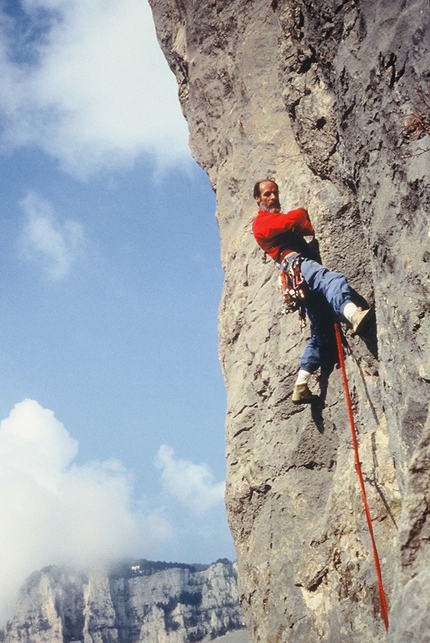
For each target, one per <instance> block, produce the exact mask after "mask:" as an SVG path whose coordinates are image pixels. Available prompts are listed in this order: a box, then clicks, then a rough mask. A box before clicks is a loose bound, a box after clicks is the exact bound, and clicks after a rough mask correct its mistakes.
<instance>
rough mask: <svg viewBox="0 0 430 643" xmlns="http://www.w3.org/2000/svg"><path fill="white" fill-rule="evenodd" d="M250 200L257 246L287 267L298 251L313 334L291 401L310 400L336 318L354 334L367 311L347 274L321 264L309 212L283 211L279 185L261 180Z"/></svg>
mask: <svg viewBox="0 0 430 643" xmlns="http://www.w3.org/2000/svg"><path fill="white" fill-rule="evenodd" d="M254 199H255V200H256V201H257V204H258V206H259V211H258V214H257V216H256V217H255V219H254V222H253V226H252V231H253V233H254V237H255V240H256V241H257V243H258V244H259V246H261V248H262V249H263V250H264V251H265V252H266V253H267V254H268V255H269V256H270V257H272V259H274V260H275V261H276V262H277V263H279V264H281V269H285V268H288V264H289V262H291V261H293V260H294V259H295V258H297V257H298V256H300V258H301V272H302V275H303V277H304V279H305V282H306V284H307V295H306V297H305V299H304V300H303V307H304V309H305V311H306V313H307V316H308V317H309V321H310V323H311V338H310V340H309V342H308V344H307V346H306V348H305V350H304V352H303V355H302V357H301V360H300V370H299V373H298V376H297V380H296V383H295V385H294V390H293V395H292V400H293V403H294V404H309V403H311V402H314V401H316V400H317V399H318V398H317V396H315V395H313V394H312V393H311V391H310V390H309V387H308V384H309V380H310V378H311V375H312V373H315V371H316V370H317V369H318V368H319V367H320V366H322V365H323V364H325V365H329V364H331V365H332V364H333V363H334V362H335V361H336V341H335V335H334V325H333V324H334V321H335V319H336V317H337V316H342V317H343V318H345V319H346V320H347V321H348V322H349V323H350V324H351V326H352V329H353V332H354V333H360V332H361V331H362V330H364V327H365V325H366V324H367V322H368V321H369V319H370V313H371V310H370V309H367V310H362V309H361V308H359V307H358V306H356V305H355V304H354V302H353V301H352V298H353V297H352V292H351V288H350V287H349V285H348V282H347V280H346V277H345V275H343V274H342V273H340V272H330V271H329V270H327V268H324V266H322V265H321V263H320V259H319V255H318V253H317V252H316V251H315V245H317V244H316V242H315V230H314V228H313V226H312V223H311V221H310V219H309V216H308V213H307V212H306V210H303V209H302V208H297V209H296V210H291V211H290V212H287V213H286V214H284V213H281V204H280V202H279V189H278V186H277V184H276V183H275V182H274V181H272V180H270V179H264V180H263V181H259V182H258V183H256V184H255V187H254Z"/></svg>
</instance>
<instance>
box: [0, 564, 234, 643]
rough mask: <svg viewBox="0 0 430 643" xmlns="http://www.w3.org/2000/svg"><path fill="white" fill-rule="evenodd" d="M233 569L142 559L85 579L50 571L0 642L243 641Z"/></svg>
mask: <svg viewBox="0 0 430 643" xmlns="http://www.w3.org/2000/svg"><path fill="white" fill-rule="evenodd" d="M236 579H237V574H236V569H235V565H234V564H232V563H230V562H228V561H226V560H225V561H224V560H223V561H219V562H217V563H214V564H213V565H209V566H207V568H204V569H203V568H201V569H199V570H197V569H195V568H194V567H193V566H191V565H174V564H166V563H149V562H148V561H140V562H137V563H135V564H133V565H125V564H124V565H121V566H120V567H118V568H117V569H115V570H110V571H109V572H108V571H107V569H105V568H102V567H100V568H98V569H92V570H91V572H89V573H88V574H85V573H83V572H76V571H73V570H70V569H65V568H59V567H47V568H45V569H43V570H42V571H40V572H36V573H34V574H32V576H31V577H30V578H29V580H28V582H27V583H26V584H25V585H24V587H23V588H22V589H21V592H20V596H19V600H18V604H17V608H16V612H15V616H14V618H13V620H12V621H11V622H10V623H8V625H7V627H6V628H5V630H4V632H2V633H1V637H0V640H2V641H3V642H4V643H42V642H48V643H71V642H72V641H74V642H75V643H77V642H78V641H79V642H81V643H138V642H143V641H144V642H145V643H190V642H192V643H197V642H198V641H202V640H207V639H211V640H213V639H217V638H218V637H223V643H246V640H247V636H246V631H245V629H244V623H243V615H242V610H241V608H240V606H239V603H238V593H237V580H236Z"/></svg>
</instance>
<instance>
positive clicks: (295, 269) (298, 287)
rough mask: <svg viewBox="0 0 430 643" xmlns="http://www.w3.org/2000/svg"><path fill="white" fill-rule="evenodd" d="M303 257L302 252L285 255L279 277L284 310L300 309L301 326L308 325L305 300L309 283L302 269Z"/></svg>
mask: <svg viewBox="0 0 430 643" xmlns="http://www.w3.org/2000/svg"><path fill="white" fill-rule="evenodd" d="M302 259H303V257H302V256H301V255H300V254H295V255H292V256H291V255H290V256H289V257H285V259H283V260H282V263H281V272H280V273H279V277H278V283H279V290H280V291H281V293H282V295H283V297H284V312H285V313H293V312H295V311H296V310H298V311H299V325H300V328H304V326H306V314H305V310H304V306H303V301H304V299H305V297H306V295H307V285H306V281H305V279H304V277H303V275H302V270H301V264H302Z"/></svg>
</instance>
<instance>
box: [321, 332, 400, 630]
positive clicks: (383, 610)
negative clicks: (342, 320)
mask: <svg viewBox="0 0 430 643" xmlns="http://www.w3.org/2000/svg"><path fill="white" fill-rule="evenodd" d="M334 330H335V334H336V344H337V351H338V355H339V365H340V368H341V371H342V380H343V386H344V389H345V398H346V405H347V407H348V416H349V424H350V427H351V436H352V444H353V447H354V457H355V468H356V470H357V475H358V480H359V482H360V488H361V495H362V497H363V504H364V510H365V512H366V518H367V526H368V529H369V535H370V540H371V541H372V550H373V560H374V564H375V571H376V576H377V579H378V585H379V596H380V601H381V613H382V619H383V621H384V625H385V629H386V630H387V632H388V609H387V603H386V600H385V592H384V586H383V584H382V573H381V565H380V562H379V556H378V550H377V547H376V541H375V536H374V534H373V526H372V517H371V515H370V509H369V504H368V502H367V495H366V489H365V487H364V478H363V472H362V470H361V462H360V456H359V452H358V441H357V431H356V429H355V424H354V415H353V412H352V403H351V396H350V394H349V387H348V379H347V377H346V368H345V359H344V356H343V346H342V337H341V334H340V326H339V323H338V322H335V323H334Z"/></svg>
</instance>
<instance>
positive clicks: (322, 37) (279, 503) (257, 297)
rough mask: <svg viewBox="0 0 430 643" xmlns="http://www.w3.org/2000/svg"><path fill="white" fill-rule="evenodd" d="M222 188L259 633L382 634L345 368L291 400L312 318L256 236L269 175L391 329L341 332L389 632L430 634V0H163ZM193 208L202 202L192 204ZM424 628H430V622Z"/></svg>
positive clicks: (239, 438) (245, 532)
mask: <svg viewBox="0 0 430 643" xmlns="http://www.w3.org/2000/svg"><path fill="white" fill-rule="evenodd" d="M150 4H151V6H152V10H153V14H154V19H155V23H156V27H157V31H158V35H159V40H160V44H161V47H162V48H163V51H164V53H165V55H166V58H167V60H168V62H169V64H170V67H171V68H172V70H173V71H174V73H175V74H176V77H177V80H178V87H179V99H180V101H181V105H182V108H183V112H184V115H185V117H186V119H187V121H188V124H189V129H190V145H191V149H192V152H193V154H194V156H195V158H196V160H197V161H198V163H199V164H200V165H201V166H202V167H203V168H204V169H205V170H206V171H207V172H208V175H209V177H210V180H211V182H212V185H213V188H214V190H215V191H216V195H217V218H218V222H219V229H220V235H221V242H222V263H223V267H224V269H225V286H224V292H223V298H222V302H221V306H220V315H219V332H220V357H221V362H222V366H223V370H224V375H225V381H226V386H227V391H228V413H227V424H226V433H227V458H228V477H227V492H226V502H227V509H228V515H229V521H230V525H231V530H232V533H233V536H234V540H235V545H236V550H237V556H238V563H239V581H240V587H241V594H242V602H243V606H244V609H245V614H246V618H247V622H248V627H249V631H250V633H251V635H252V637H253V640H254V641H267V642H275V641H295V642H298V641H303V642H306V643H312V642H314V641H330V643H336V642H337V641H339V642H340V641H344V640H345V639H348V641H357V643H358V641H360V643H364V642H365V641H369V642H370V641H372V642H373V641H383V640H386V633H385V630H384V627H383V624H382V621H381V620H380V608H379V598H378V591H377V585H376V578H375V573H374V569H373V562H372V554H371V551H370V542H369V537H368V534H367V530H366V524H365V519H364V513H363V507H362V502H361V498H360V493H359V489H358V484H357V479H356V475H355V470H354V464H353V453H352V450H351V444H350V436H349V427H348V420H347V415H346V408H345V403H344V400H343V394H342V387H341V378H340V375H339V372H338V371H337V370H334V371H333V372H332V373H322V374H321V379H320V382H319V383H317V382H314V389H315V390H318V389H321V391H322V398H323V400H324V406H323V407H322V408H320V409H315V408H314V409H311V408H297V407H293V405H292V404H291V401H290V395H291V391H292V386H293V381H294V378H295V373H296V369H297V363H298V358H299V356H300V354H301V352H302V350H303V346H304V342H305V339H306V336H307V332H306V331H305V332H304V333H303V334H302V335H301V334H300V332H299V331H298V330H297V319H296V318H295V317H294V316H282V315H281V312H280V309H281V306H280V298H279V294H278V292H277V287H276V278H277V275H276V270H275V267H274V265H273V264H272V262H271V261H268V260H267V259H266V258H265V257H264V255H263V253H262V251H260V250H259V249H258V248H257V247H256V244H255V242H254V240H253V238H252V234H251V222H252V218H253V216H254V214H255V204H254V203H253V201H252V198H251V191H252V186H253V183H254V182H255V181H256V180H258V179H261V178H264V177H267V176H271V177H274V178H275V179H276V181H277V182H278V183H279V186H280V189H281V199H282V204H283V207H284V209H285V210H286V209H291V208H294V207H298V206H302V207H305V208H307V209H308V211H309V213H310V216H311V219H312V221H313V224H314V227H315V228H316V230H317V234H318V237H319V241H320V248H321V254H322V257H323V261H324V264H325V265H327V266H328V267H329V268H331V269H335V270H341V271H343V272H345V273H346V275H347V276H348V279H349V281H350V283H351V285H352V286H353V287H354V288H355V289H356V290H357V291H358V292H360V293H361V294H362V295H363V296H364V297H365V298H366V300H367V302H368V303H369V304H370V303H373V302H374V303H375V309H376V327H375V328H374V329H373V330H370V331H369V333H368V334H367V336H366V337H364V338H363V339H358V338H353V337H351V335H350V333H349V332H348V330H345V334H346V339H347V342H348V346H349V350H348V355H347V359H346V362H347V370H348V375H349V379H350V386H351V391H352V397H353V405H354V410H355V414H356V422H357V427H358V430H359V441H360V449H361V460H362V462H363V469H364V474H365V478H366V482H367V488H368V494H369V500H370V505H371V512H372V516H373V520H374V528H375V533H376V538H377V542H378V547H379V550H380V555H381V560H382V572H383V576H384V582H385V588H386V593H387V597H388V602H389V606H390V607H391V617H390V618H391V626H390V633H389V640H390V641H393V642H394V641H396V642H399V643H400V642H401V641H402V642H403V641H406V640H407V641H423V640H424V636H426V637H428V636H429V632H430V617H429V616H428V614H429V613H430V610H429V602H430V599H429V596H430V594H429V592H428V588H429V586H430V560H429V557H430V553H429V546H428V542H429V529H430V527H429V522H428V516H429V509H428V506H429V500H430V498H429V488H430V486H429V481H428V478H429V476H430V473H429V471H430V468H429V466H428V465H429V461H430V446H429V445H430V420H429V416H428V398H429V382H430V348H429V342H428V338H429V296H428V293H429V264H430V252H429V217H428V213H429V200H430V191H429V167H430V136H429V133H430V98H429V89H430V73H429V71H428V70H429V69H430V65H429V63H430V56H429V43H430V31H429V20H430V17H429V11H430V9H429V2H428V0H414V1H412V0H410V1H407V0H395V1H392V0H319V1H318V2H311V1H310V0H208V1H207V2H197V1H196V0H150ZM196 207H198V205H197V204H196ZM426 640H427V639H426Z"/></svg>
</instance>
